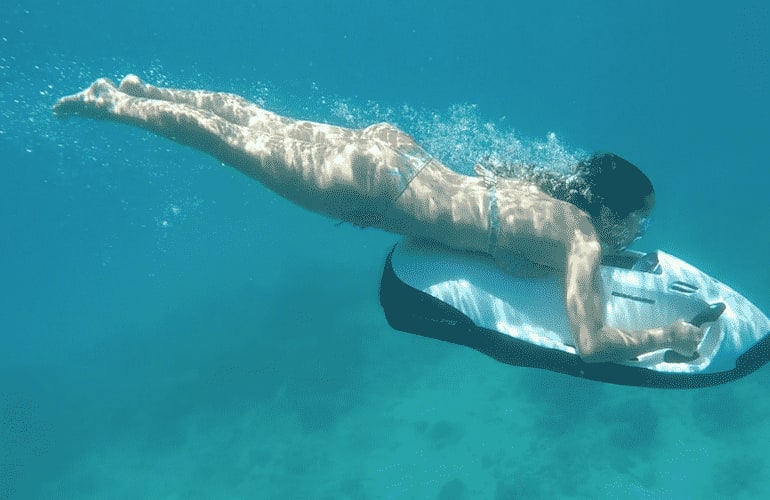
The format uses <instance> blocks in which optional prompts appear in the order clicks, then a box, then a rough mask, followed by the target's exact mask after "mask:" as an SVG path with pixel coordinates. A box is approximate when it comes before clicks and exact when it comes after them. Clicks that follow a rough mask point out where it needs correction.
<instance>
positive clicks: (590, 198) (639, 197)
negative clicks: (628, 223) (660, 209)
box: [567, 153, 655, 220]
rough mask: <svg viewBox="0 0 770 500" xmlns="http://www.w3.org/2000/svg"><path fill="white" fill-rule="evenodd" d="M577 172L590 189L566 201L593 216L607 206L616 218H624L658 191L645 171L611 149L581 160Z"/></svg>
mask: <svg viewBox="0 0 770 500" xmlns="http://www.w3.org/2000/svg"><path fill="white" fill-rule="evenodd" d="M575 173H576V175H577V176H578V177H580V178H581V179H582V180H583V182H585V183H586V185H587V191H586V192H585V195H584V196H576V197H575V198H574V200H567V201H570V202H571V203H573V204H574V205H576V206H577V207H578V208H580V209H581V210H584V211H585V212H586V213H588V215H590V216H591V217H598V216H599V213H600V211H601V207H602V206H605V207H607V208H609V209H610V211H611V212H612V213H613V215H614V216H615V217H616V218H617V219H619V220H621V219H624V218H626V217H627V216H628V215H629V214H630V213H631V212H635V211H637V210H641V209H642V208H644V205H645V202H646V199H647V197H648V196H649V195H651V194H653V193H654V192H655V191H654V189H653V188H652V182H650V179H649V178H648V177H647V176H646V175H645V174H644V172H642V171H641V170H639V168H638V167H636V166H635V165H633V164H632V163H630V162H628V161H626V160H624V159H623V158H621V157H619V156H617V155H614V154H612V153H600V154H596V155H594V156H592V157H591V158H589V159H588V160H584V161H582V162H580V163H579V164H578V165H577V168H576V172H575ZM581 198H582V199H581Z"/></svg>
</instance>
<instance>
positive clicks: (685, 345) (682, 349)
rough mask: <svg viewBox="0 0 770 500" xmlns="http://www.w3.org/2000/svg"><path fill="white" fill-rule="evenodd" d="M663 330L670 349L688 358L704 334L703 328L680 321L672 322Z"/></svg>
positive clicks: (704, 328)
mask: <svg viewBox="0 0 770 500" xmlns="http://www.w3.org/2000/svg"><path fill="white" fill-rule="evenodd" d="M664 329H665V332H666V335H667V336H668V338H670V339H671V349H672V350H674V352H676V353H678V354H681V355H682V356H688V357H689V356H692V355H693V354H695V352H696V351H697V350H698V346H699V345H700V343H701V342H702V341H703V337H704V335H705V332H706V327H705V326H700V327H698V326H694V325H692V324H690V323H688V322H686V321H684V320H681V319H680V320H677V321H674V322H673V323H671V324H670V325H668V326H666V327H665V328H664Z"/></svg>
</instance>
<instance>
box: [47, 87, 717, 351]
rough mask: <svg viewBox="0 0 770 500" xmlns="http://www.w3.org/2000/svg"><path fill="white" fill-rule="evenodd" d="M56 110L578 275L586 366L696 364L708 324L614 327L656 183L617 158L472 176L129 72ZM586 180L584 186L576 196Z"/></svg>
mask: <svg viewBox="0 0 770 500" xmlns="http://www.w3.org/2000/svg"><path fill="white" fill-rule="evenodd" d="M54 111H55V113H56V114H57V115H59V116H62V117H67V116H72V115H78V116H84V117H89V118H98V119H104V120H111V121H116V122H122V123H127V124H130V125H134V126H138V127H141V128H144V129H147V130H150V131H152V132H154V133H156V134H158V135H161V136H164V137H167V138H169V139H171V140H174V141H176V142H179V143H181V144H185V145H188V146H192V147H194V148H197V149H199V150H201V151H203V152H206V153H208V154H210V155H211V156H213V157H215V158H217V159H219V160H221V161H222V162H224V163H226V164H228V165H230V166H233V167H235V168H237V169H238V170H240V171H241V172H243V173H244V174H246V175H248V176H249V177H252V178H254V179H256V180H258V181H260V182H262V183H263V184H264V185H266V186H267V187H269V188H270V189H272V190H273V191H275V192H276V193H278V194H279V195H281V196H283V197H285V198H287V199H289V200H291V201H293V202H295V203H297V204H298V205H300V206H303V207H305V208H307V209H309V210H312V211H314V212H318V213H321V214H324V215H326V216H329V217H332V218H334V219H340V220H343V221H347V222H350V223H353V224H355V225H358V226H362V227H376V228H379V229H383V230H385V231H389V232H393V233H398V234H402V235H407V236H418V237H424V238H429V239H432V240H435V241H437V242H439V243H441V244H444V245H446V246H448V247H451V248H454V249H458V250H467V251H473V252H482V253H486V254H488V255H490V256H491V257H492V258H493V259H494V260H495V262H496V263H497V264H498V265H499V266H500V267H501V268H503V269H504V270H508V271H510V272H514V271H515V269H514V266H513V265H512V263H513V262H520V261H521V260H522V259H526V260H527V261H529V262H532V263H533V265H534V266H536V267H541V268H547V269H551V270H555V271H556V272H558V273H560V274H561V275H562V276H563V277H564V287H565V296H566V308H567V316H568V319H569V323H570V328H571V330H572V334H573V336H574V339H575V344H576V348H577V351H578V353H579V355H580V356H581V358H583V359H584V360H586V361H589V362H598V361H622V360H626V359H630V358H634V357H636V356H638V355H640V354H643V353H647V352H651V351H655V350H659V349H664V348H670V349H672V350H674V351H676V352H677V353H680V354H682V355H684V356H689V355H692V354H693V353H694V352H695V351H696V349H697V348H698V344H699V343H700V341H701V340H702V339H703V335H704V330H705V328H706V325H703V326H700V327H696V326H694V325H691V324H689V323H687V322H685V321H683V320H677V321H674V322H672V323H670V324H668V325H661V326H659V327H656V328H649V329H642V330H637V331H623V330H621V329H618V328H615V327H612V326H609V325H607V324H606V323H605V321H604V317H603V314H604V312H603V311H604V309H603V307H602V302H601V296H602V289H601V280H600V279H599V267H600V262H601V258H602V254H603V253H605V254H606V253H612V252H617V251H619V250H621V249H623V248H625V247H626V246H628V245H629V244H630V243H631V242H633V241H634V240H635V239H636V238H638V237H639V236H640V235H641V234H642V233H643V231H644V228H645V226H646V221H647V218H648V216H649V214H650V212H651V211H652V209H653V206H654V204H655V194H654V190H653V188H652V184H651V183H650V181H649V179H648V178H647V177H646V176H645V175H644V174H643V173H642V172H641V171H640V170H639V169H638V168H637V167H635V166H634V165H632V164H631V163H629V162H627V161H625V160H623V159H622V158H619V157H617V156H615V155H612V154H601V155H596V156H594V157H592V158H590V159H589V160H587V161H585V162H581V163H580V164H578V165H576V170H575V175H573V176H570V178H569V181H567V180H563V181H564V182H562V181H560V180H559V179H556V178H555V177H553V176H548V175H545V174H543V175H540V176H539V177H538V176H537V175H533V176H531V178H530V179H524V178H509V177H503V176H500V175H495V174H494V173H493V172H491V171H490V170H488V169H484V168H481V167H477V173H478V174H479V175H478V176H466V175H462V174H459V173H457V172H455V171H453V170H451V169H449V168H447V167H445V166H444V165H442V164H441V163H440V162H439V161H438V160H436V159H435V158H432V157H431V156H430V155H429V154H428V153H426V152H425V151H424V150H423V149H422V148H421V147H420V146H419V145H417V144H416V143H415V141H414V140H413V139H412V138H411V137H409V136H408V135H407V134H405V133H404V132H402V131H400V130H398V129H396V128H395V127H393V126H391V125H388V124H377V125H372V126H370V127H367V128H364V129H358V130H353V129H347V128H343V127H336V126H332V125H326V124H321V123H314V122H309V121H303V120H294V119H290V118H287V117H284V116H280V115H277V114H275V113H272V112H270V111H267V110H264V109H262V108H261V107H259V106H258V105H256V104H254V103H252V102H249V101H247V100H246V99H244V98H242V97H239V96H237V95H233V94H227V93H218V92H208V91H189V90H178V89H166V88H158V87H154V86H152V85H149V84H147V83H145V82H143V81H141V80H140V79H139V78H138V77H136V76H134V75H128V76H127V77H126V78H125V79H123V81H122V82H121V84H120V86H119V87H118V86H115V84H113V83H112V82H111V81H109V80H107V79H99V80H97V81H96V82H94V83H93V84H92V85H91V86H90V87H89V88H88V89H86V90H84V91H82V92H80V93H78V94H75V95H72V96H69V97H64V98H62V99H61V100H59V101H58V102H57V103H56V105H55V106H54ZM569 183H572V185H569Z"/></svg>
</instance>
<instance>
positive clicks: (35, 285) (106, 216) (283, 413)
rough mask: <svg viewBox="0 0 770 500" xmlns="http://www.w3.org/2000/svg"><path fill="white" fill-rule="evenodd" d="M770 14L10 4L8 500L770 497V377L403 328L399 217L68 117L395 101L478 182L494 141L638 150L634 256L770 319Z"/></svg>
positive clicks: (5, 169)
mask: <svg viewBox="0 0 770 500" xmlns="http://www.w3.org/2000/svg"><path fill="white" fill-rule="evenodd" d="M769 27H770V7H768V6H767V4H766V2H763V1H759V0H757V1H744V2H731V3H723V2H665V1H651V2H634V1H597V2H591V3H590V5H589V4H587V3H586V2H567V1H559V2H540V5H516V2H502V1H498V2H483V1H481V2H479V1H475V2H471V1H444V2H407V1H404V0H391V1H390V2H381V3H379V4H375V3H373V2H364V1H353V0H335V1H329V0H326V1H322V0H314V1H309V0H306V1H295V2H272V3H266V2H245V1H220V2H215V3H214V4H211V3H207V2H201V3H200V4H196V3H195V2H179V1H168V2H156V1H153V2H150V1H146V0H137V1H134V2H129V3H126V2H117V3H107V2H82V1H70V2H53V1H30V2H18V1H16V0H11V4H10V5H6V6H4V7H3V8H2V16H0V190H1V191H0V230H2V235H3V236H2V238H1V239H0V257H2V258H1V259H0V276H2V284H3V286H2V288H0V299H1V300H2V302H0V303H1V304H2V306H0V498H22V499H26V498H100V499H101V498H127V499H128V498H335V499H336V498H355V499H359V498H501V499H502V498H514V497H516V498H518V497H522V498H537V497H541V498H555V497H572V498H597V497H599V498H669V497H676V498H708V497H728V496H729V497H731V498H757V497H761V496H766V495H767V494H768V491H769V490H770V486H768V483H767V481H766V478H767V477H768V476H770V461H768V458H767V452H768V450H767V443H770V423H769V421H768V419H767V415H768V414H770V396H768V391H767V387H768V384H770V369H768V368H765V369H763V370H761V371H759V372H757V373H755V374H754V375H752V376H750V377H748V378H746V379H743V380H740V381H738V382H735V383H732V384H730V385H727V386H723V387H717V388H713V389H704V390H699V391H676V392H666V391H655V390H643V389H633V388H623V387H614V386H609V385H603V384H598V383H593V382H587V381H582V380H578V379H572V378H569V377H564V376H559V375H555V374H550V373H544V372H540V371H534V370H527V369H516V368H511V367H508V366H504V365H500V364H498V363H497V362H495V361H493V360H491V359H489V358H486V357H484V356H482V355H479V354H477V353H475V352H473V351H470V350H467V349H462V348H459V347H456V346H449V345H443V344H440V343H438V342H435V341H430V340H425V339H422V338H418V337H416V336H412V335H407V334H402V333H399V332H395V331H393V330H391V329H390V328H389V327H388V326H387V324H386V322H385V320H384V317H383V315H382V312H381V310H380V308H379V305H378V302H377V287H378V279H379V273H380V271H381V265H382V262H383V259H384V256H385V255H386V253H387V251H388V249H389V246H390V244H392V243H393V242H394V241H396V238H395V237H394V236H391V235H387V234H383V233H379V232H376V231H363V230H356V229H354V228H351V227H348V226H341V227H337V226H335V224H334V221H331V220H328V219H324V218H322V217H319V216H316V215H314V214H310V213H308V212H305V211H303V210H301V209H299V208H297V207H294V206H292V205H290V204H289V203H288V202H286V201H284V200H282V199H280V198H278V197H277V196H276V195H274V194H272V193H271V192H269V191H267V190H266V189H265V188H263V187H262V186H260V185H258V184H257V183H255V182H253V181H251V180H249V179H247V178H245V177H243V176H241V175H240V174H238V173H236V172H234V171H232V170H230V169H228V168H226V167H222V166H220V165H219V164H218V163H217V162H216V161H214V160H212V159H211V158H209V157H207V156H205V155H202V154H200V153H197V152H195V151H192V150H189V149H187V148H183V147H181V146H178V145H176V144H173V143H171V142H168V141H165V140H163V139H159V138H156V137H154V136H150V135H149V134H147V133H144V132H141V131H137V130H133V129H130V128H128V127H121V126H118V125H113V124H106V123H98V122H91V121H85V120H76V119H73V120H68V121H62V120H58V119H56V118H54V117H53V116H52V114H51V112H50V107H51V106H52V104H53V103H54V102H55V100H56V98H58V97H60V96H62V95H65V94H70V93H73V92H75V91H78V90H80V89H82V88H84V87H85V86H87V85H88V84H89V83H90V82H91V81H93V80H94V79H95V78H97V77H101V76H108V77H111V78H114V79H119V78H121V77H122V76H123V75H125V74H126V73H129V72H131V73H136V74H139V75H140V76H142V77H143V78H145V79H147V80H148V81H150V82H151V83H156V84H163V85H173V86H179V87H189V88H207V89H212V90H225V91H232V92H237V93H239V94H241V95H244V96H246V97H248V98H251V99H258V100H260V102H261V103H263V104H264V105H265V106H267V107H269V108H270V109H274V110H276V111H280V112H283V113H286V114H289V115H291V116H294V117H298V118H311V119H316V120H323V121H330V122H334V123H338V124H348V125H363V124H366V123H371V122H372V121H375V120H383V119H388V120H390V121H393V122H395V123H397V124H398V125H399V126H401V127H402V128H404V129H405V130H407V131H408V132H410V133H412V134H413V135H415V137H417V138H418V139H419V140H420V142H422V143H423V144H425V145H426V147H428V149H429V150H430V151H431V152H432V153H433V154H436V155H439V156H441V157H442V158H444V159H445V160H446V161H447V163H449V164H451V165H452V166H453V167H454V168H457V169H458V170H463V171H467V169H469V167H470V165H471V164H472V161H474V159H475V157H476V156H477V155H478V154H480V153H484V152H487V151H488V150H493V149H495V148H497V149H498V150H500V151H502V152H500V151H497V152H498V153H500V154H502V155H506V154H517V155H525V156H526V155H530V156H532V157H535V156H537V155H538V154H540V153H542V148H539V147H540V146H542V145H544V144H545V145H546V149H547V150H548V151H551V152H554V151H555V152H556V153H557V154H561V155H565V156H570V155H572V154H580V152H583V151H594V150H608V151H613V152H616V153H618V154H620V155H621V156H624V157H626V158H628V159H629V160H631V161H633V162H634V163H636V164H638V165H639V166H640V167H642V168H643V169H644V170H645V171H646V172H647V173H648V174H649V176H650V177H651V178H652V180H653V182H654V184H655V187H656V192H657V200H658V204H657V208H656V212H655V217H656V218H655V223H654V226H652V228H651V229H650V232H649V235H648V236H647V237H646V238H645V239H644V240H642V241H641V242H639V243H638V244H637V247H638V248H641V249H654V248H663V249H665V250H666V251H668V252H670V253H673V254H675V255H678V256H680V257H682V258H684V259H686V260H688V261H690V262H692V263H693V264H696V265H698V266H699V267H701V268H702V269H704V270H706V271H707V272H709V273H711V274H713V275H715V276H717V277H719V278H720V279H721V280H722V281H725V282H726V283H728V284H730V285H732V286H733V287H734V288H736V289H737V290H739V291H740V292H741V293H743V294H744V295H746V296H747V297H749V298H750V299H751V300H752V301H754V302H755V303H756V304H757V305H758V306H760V307H761V308H762V309H763V310H765V311H770V270H769V269H770V268H769V267H768V265H767V255H768V251H769V250H770V205H768V202H767V199H768V197H767V193H766V191H767V189H768V186H769V185H770V173H769V172H770V171H769V170H768V165H770V153H768V146H767V143H768V137H770V93H768V89H770V73H769V69H770V58H768V54H769V53H770V28H769ZM550 133H553V134H555V135H553V136H551V141H550V142H549V140H548V137H549V134H550ZM515 141H519V142H518V144H519V145H518V146H517V147H516V148H514V151H513V152H512V151H511V150H510V148H509V149H506V148H507V146H505V144H512V143H514V142H515ZM549 144H550V145H549Z"/></svg>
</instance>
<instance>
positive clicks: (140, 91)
mask: <svg viewBox="0 0 770 500" xmlns="http://www.w3.org/2000/svg"><path fill="white" fill-rule="evenodd" d="M148 87H149V85H147V84H146V83H144V82H143V81H142V79H141V78H139V77H138V76H136V75H126V77H125V78H123V81H121V82H120V91H121V92H124V93H126V94H128V95H132V96H134V97H145V94H146V92H147V88H148Z"/></svg>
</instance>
